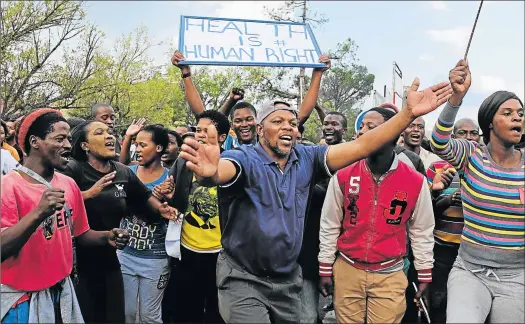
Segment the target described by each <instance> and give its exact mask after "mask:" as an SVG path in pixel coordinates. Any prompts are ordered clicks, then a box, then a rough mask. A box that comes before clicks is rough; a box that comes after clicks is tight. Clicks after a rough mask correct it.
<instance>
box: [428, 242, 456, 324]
mask: <svg viewBox="0 0 525 324" xmlns="http://www.w3.org/2000/svg"><path fill="white" fill-rule="evenodd" d="M457 256H458V248H457V247H447V246H442V245H439V244H436V245H434V260H435V261H434V268H433V269H432V283H431V284H430V294H429V297H430V302H429V303H430V306H429V307H430V310H429V312H430V319H431V320H432V323H446V319H447V281H448V275H449V273H450V271H451V270H452V266H453V265H454V261H455V260H456V257H457Z"/></svg>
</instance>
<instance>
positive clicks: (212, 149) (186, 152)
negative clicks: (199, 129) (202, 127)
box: [179, 125, 221, 178]
mask: <svg viewBox="0 0 525 324" xmlns="http://www.w3.org/2000/svg"><path fill="white" fill-rule="evenodd" d="M217 138H218V135H217V129H216V128H215V126H214V125H210V127H208V144H200V143H199V142H197V141H196V140H195V139H194V138H191V137H188V138H186V139H185V140H184V145H182V148H181V153H180V155H179V156H180V157H182V158H183V159H185V160H187V162H186V166H187V167H188V168H189V169H190V170H192V171H193V172H194V173H195V174H196V175H198V176H200V177H202V178H210V177H212V176H214V175H215V174H216V173H217V169H218V167H219V160H220V158H221V150H220V147H219V142H218V139H217Z"/></svg>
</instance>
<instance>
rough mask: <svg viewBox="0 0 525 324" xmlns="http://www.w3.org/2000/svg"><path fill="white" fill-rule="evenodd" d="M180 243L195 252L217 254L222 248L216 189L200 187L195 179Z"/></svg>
mask: <svg viewBox="0 0 525 324" xmlns="http://www.w3.org/2000/svg"><path fill="white" fill-rule="evenodd" d="M181 243H182V245H183V246H184V247H185V248H187V249H190V250H192V251H195V252H208V253H211V252H219V251H220V250H221V248H222V246H221V227H220V223H219V199H218V197H217V187H211V188H208V187H203V186H200V185H199V184H198V183H197V182H196V181H195V177H194V178H193V182H192V184H191V190H190V197H189V199H188V209H187V210H186V212H185V213H184V222H183V223H182V233H181Z"/></svg>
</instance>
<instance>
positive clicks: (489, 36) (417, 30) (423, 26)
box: [87, 1, 525, 128]
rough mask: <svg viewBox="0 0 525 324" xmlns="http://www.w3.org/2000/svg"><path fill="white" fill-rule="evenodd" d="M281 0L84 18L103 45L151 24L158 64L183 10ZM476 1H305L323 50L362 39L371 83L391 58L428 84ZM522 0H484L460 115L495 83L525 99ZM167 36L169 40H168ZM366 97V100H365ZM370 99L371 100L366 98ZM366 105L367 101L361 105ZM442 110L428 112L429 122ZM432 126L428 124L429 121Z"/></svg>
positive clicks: (140, 5) (98, 5) (216, 11)
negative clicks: (317, 21)
mask: <svg viewBox="0 0 525 324" xmlns="http://www.w3.org/2000/svg"><path fill="white" fill-rule="evenodd" d="M281 4H282V2H279V1H217V2H209V1H178V2H168V1H165V2H162V1H159V2H156V1H130V2H125V1H115V2H110V1H92V2H88V3H87V19H88V20H89V21H91V22H94V23H96V24H97V25H98V26H99V28H100V29H101V30H102V31H103V32H104V33H105V34H106V36H107V44H108V45H107V46H110V44H111V42H112V41H113V40H114V39H116V38H117V37H119V36H121V35H122V34H127V33H130V32H131V31H133V30H134V29H135V28H136V27H137V26H139V25H140V24H143V25H145V26H146V27H147V28H148V31H149V35H150V37H151V39H152V41H153V42H160V41H164V44H163V45H162V46H157V47H154V48H152V50H151V52H150V56H151V57H152V58H153V59H154V60H155V63H156V64H165V63H168V62H169V58H170V54H169V49H170V45H172V44H176V42H177V38H178V36H177V35H178V30H179V19H180V16H181V15H196V16H209V17H230V18H251V19H267V18H268V17H267V16H266V15H265V10H264V8H265V7H268V8H277V7H279V6H280V5H281ZM478 6H479V1H463V2H460V1H453V2H452V1H450V2H449V1H433V2H430V1H426V2H414V1H399V2H394V1H384V2H383V1H362V2H360V1H348V2H344V1H318V2H316V1H312V2H310V8H311V9H312V10H315V11H317V12H319V13H322V14H324V15H325V16H326V17H327V18H329V22H328V23H326V24H325V25H323V26H321V27H319V28H316V29H314V34H315V36H316V39H317V41H318V43H319V46H320V48H321V50H322V51H328V50H329V49H335V46H336V44H337V43H338V42H340V41H343V40H344V39H346V38H348V37H350V38H352V39H353V40H354V41H355V42H356V43H357V45H358V46H359V49H358V52H357V57H358V58H359V60H360V63H361V64H364V65H366V66H367V68H368V70H369V72H370V73H373V74H374V75H375V76H376V81H375V84H374V89H376V90H377V91H378V92H380V93H383V86H384V85H387V87H388V88H389V89H390V88H391V87H392V62H393V61H395V62H397V64H398V65H399V67H400V68H401V70H402V72H403V84H404V85H409V84H410V83H411V82H412V80H413V78H414V77H416V76H418V77H419V78H420V80H421V86H422V87H426V86H429V85H431V84H433V83H436V82H439V81H445V80H447V79H448V71H449V70H450V69H451V68H453V67H454V66H455V64H456V63H457V61H458V60H459V59H461V58H462V57H463V54H464V52H465V48H466V46H467V42H468V37H469V35H470V31H471V28H472V24H473V23H474V19H475V16H476V12H477V10H478ZM524 9H525V8H524V2H523V1H485V2H484V3H483V8H482V11H481V15H480V18H479V21H478V25H477V28H476V32H475V35H474V39H473V41H472V45H471V47H470V51H469V64H470V68H471V71H472V74H473V75H472V76H473V82H472V83H473V84H472V88H471V91H470V92H469V95H468V96H467V98H465V102H464V106H463V107H462V109H461V111H460V115H461V116H469V117H474V118H476V117H477V110H478V107H479V105H480V104H481V102H482V101H483V99H484V98H486V97H487V96H488V95H490V94H491V93H492V92H494V91H496V90H502V89H503V90H509V91H514V92H516V94H518V96H519V97H520V98H521V99H523V98H524V87H525V85H524V71H525V67H524V63H525V55H524V47H525V46H524V38H525V37H524V30H525V25H524V24H525V13H524ZM170 42H171V44H170ZM369 102H370V101H367V103H366V104H365V105H368V104H369ZM370 105H371V103H370ZM366 108H371V107H366ZM438 114H439V110H438V111H436V112H434V113H432V114H429V115H428V116H426V120H427V123H434V122H435V120H436V118H437V115H438ZM427 128H429V127H427Z"/></svg>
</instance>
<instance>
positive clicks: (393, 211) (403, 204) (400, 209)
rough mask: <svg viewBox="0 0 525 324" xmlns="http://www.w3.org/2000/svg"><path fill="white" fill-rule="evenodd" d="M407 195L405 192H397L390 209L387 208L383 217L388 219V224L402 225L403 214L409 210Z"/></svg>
mask: <svg viewBox="0 0 525 324" xmlns="http://www.w3.org/2000/svg"><path fill="white" fill-rule="evenodd" d="M406 200H407V193H406V192H404V191H396V193H395V198H394V199H392V201H391V202H390V208H385V210H384V211H383V215H384V216H385V218H386V223H387V224H392V225H399V224H401V218H402V216H401V215H402V214H403V213H404V212H405V210H406V208H407V205H408V203H407V201H406Z"/></svg>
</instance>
